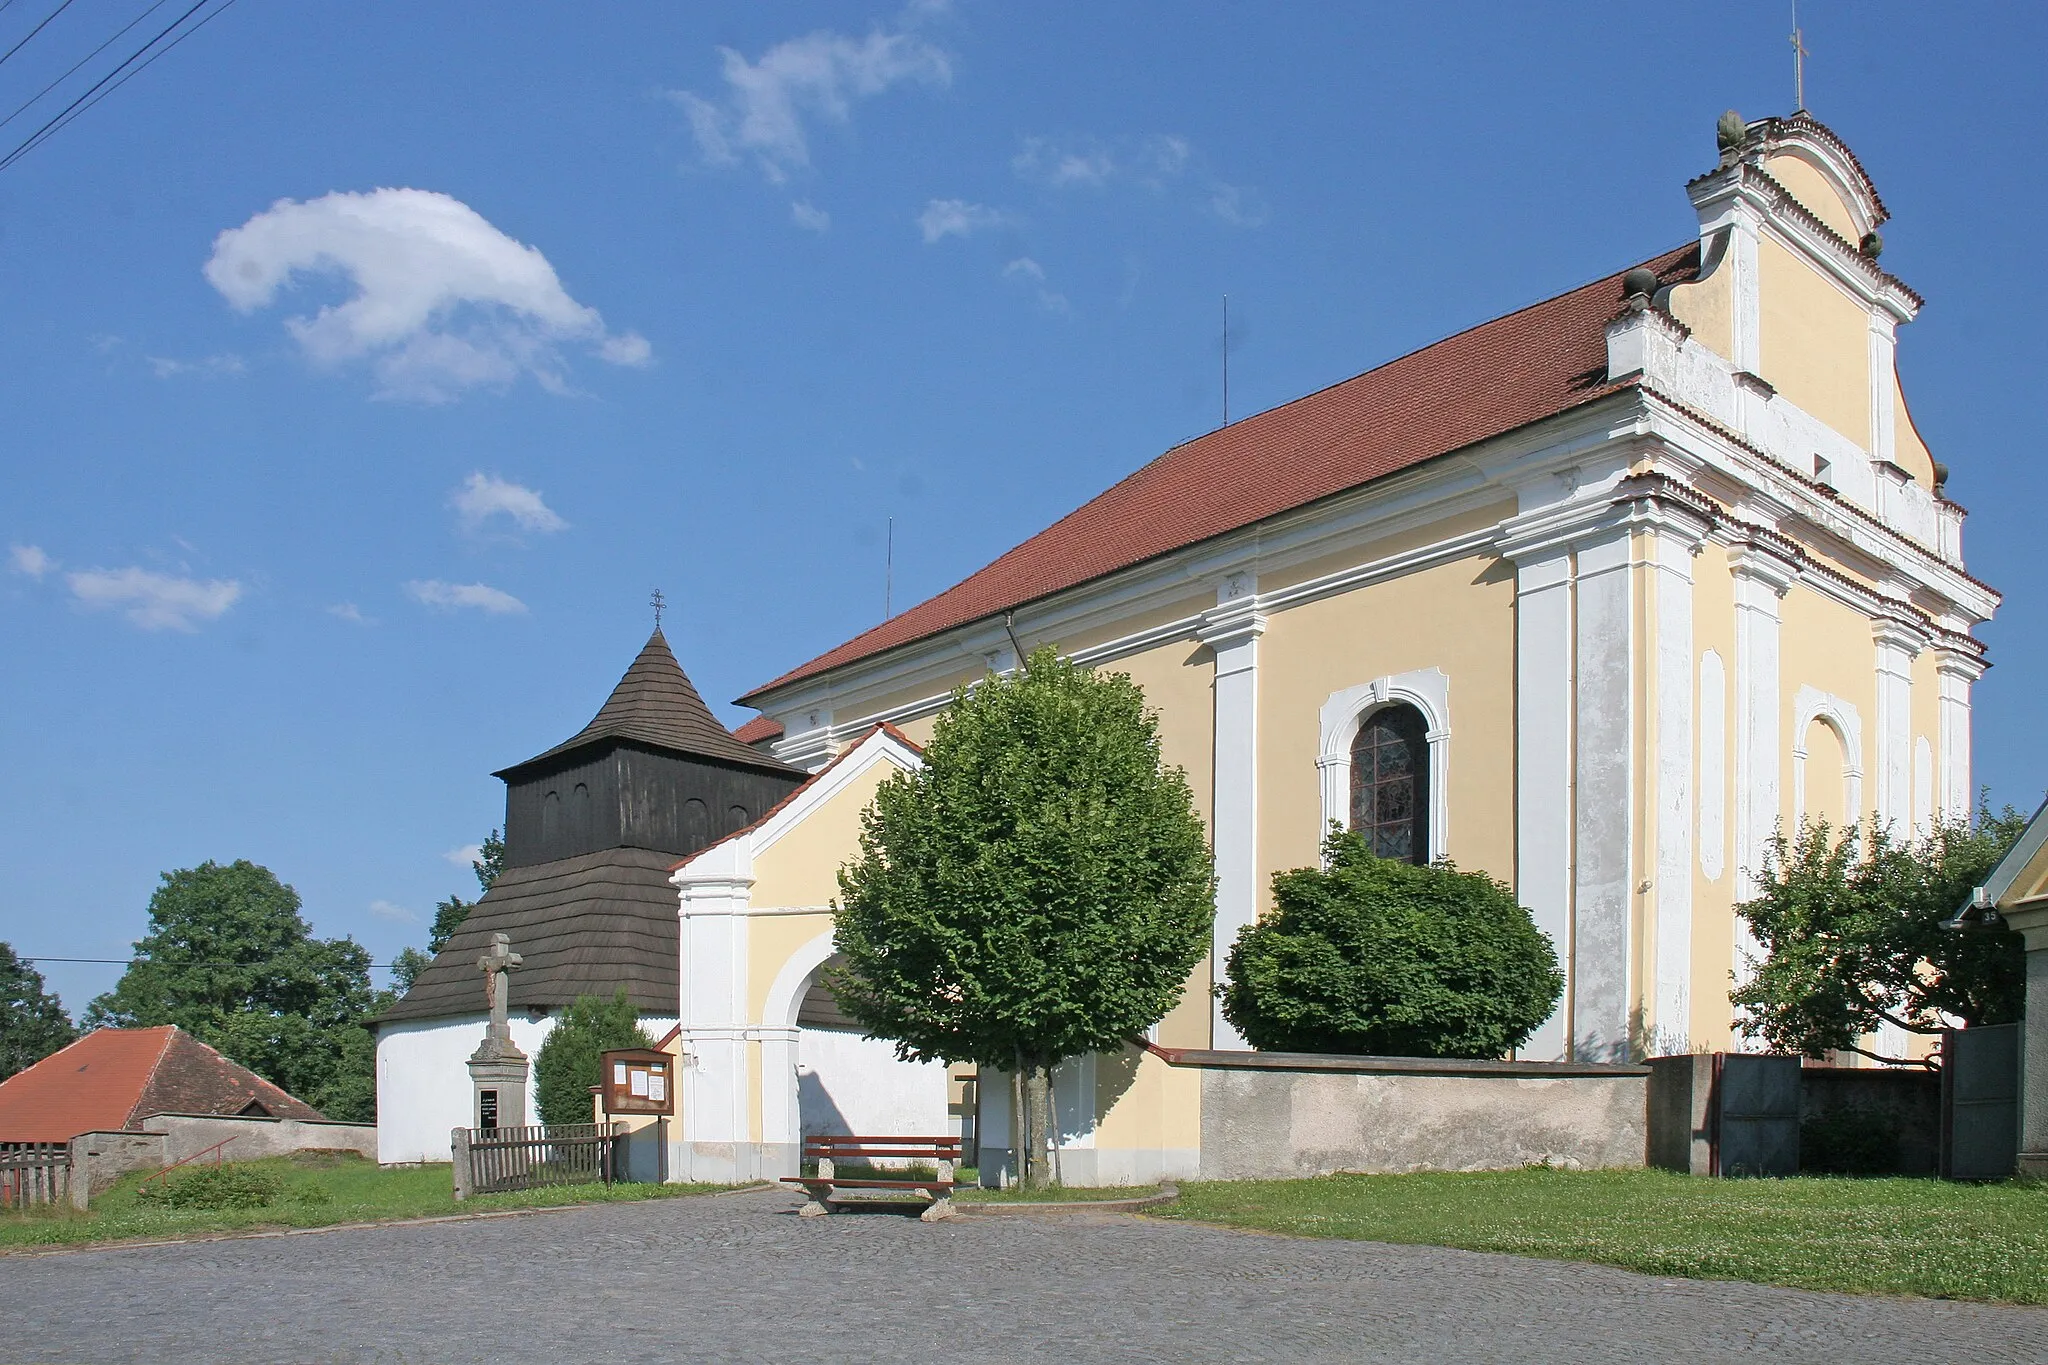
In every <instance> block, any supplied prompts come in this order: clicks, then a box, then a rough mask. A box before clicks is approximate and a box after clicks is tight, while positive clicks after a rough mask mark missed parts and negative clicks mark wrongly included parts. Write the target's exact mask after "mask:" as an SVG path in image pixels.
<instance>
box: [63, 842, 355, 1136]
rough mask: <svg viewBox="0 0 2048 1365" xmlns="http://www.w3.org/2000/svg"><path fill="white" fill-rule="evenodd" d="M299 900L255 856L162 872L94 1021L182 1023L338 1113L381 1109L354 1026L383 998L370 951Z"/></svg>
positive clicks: (89, 1013) (93, 1010)
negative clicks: (322, 930) (321, 929)
mask: <svg viewBox="0 0 2048 1365" xmlns="http://www.w3.org/2000/svg"><path fill="white" fill-rule="evenodd" d="M299 908H300V902H299V896H298V893H297V892H296V891H294V890H292V888H291V887H289V886H287V885H285V884H284V883H283V882H281V881H279V880H278V879H277V877H276V876H275V875H274V874H273V873H272V872H271V871H270V870H269V869H268V868H265V867H259V866H257V865H256V864H255V863H252V862H249V861H247V860H238V861H236V862H233V863H228V864H225V865H223V864H220V863H214V862H206V863H201V864H200V865H199V866H198V867H193V868H182V869H180V870H178V871H175V872H166V873H164V874H163V885H161V886H159V887H158V888H157V890H156V893H155V894H154V895H153V896H151V897H150V900H149V932H148V933H147V934H146V935H144V936H143V938H142V939H140V940H139V941H138V942H137V943H136V944H135V960H134V961H133V962H131V963H130V964H129V965H128V969H127V970H126V971H125V972H123V973H122V974H121V979H120V981H119V982H117V983H116V984H115V986H114V989H113V990H111V991H109V992H107V993H106V994H105V995H102V996H100V997H98V998H97V999H95V1000H94V1001H93V1002H92V1003H91V1004H90V1005H89V1006H87V1007H86V1014H85V1022H86V1023H87V1024H88V1025H89V1026H91V1027H95V1028H98V1027H103V1026H111V1027H115V1028H147V1027H153V1026H155V1025H159V1024H176V1025H177V1026H178V1027H180V1028H182V1029H184V1030H185V1031H186V1032H188V1033H190V1034H192V1035H193V1036H194V1037H196V1038H198V1039H200V1040H201V1041H203V1042H205V1043H208V1044H210V1045H211V1046H213V1047H216V1048H219V1049H220V1050H221V1051H222V1052H223V1053H225V1054H226V1055H227V1056H229V1057H231V1058H233V1059H234V1060H235V1061H238V1062H240V1063H241V1064H242V1065H244V1066H246V1067H248V1068H249V1069H250V1070H251V1071H254V1072H256V1073H257V1074H258V1075H260V1076H263V1077H265V1078H266V1079H268V1080H270V1081H273V1082H275V1083H276V1084H278V1085H280V1086H283V1087H284V1088H285V1089H286V1090H288V1091H290V1092H291V1093H292V1094H294V1095H297V1096H298V1097H299V1098H300V1099H303V1100H305V1101H306V1102H307V1103H308V1104H311V1105H313V1106H314V1107H315V1108H318V1109H320V1110H322V1111H323V1112H325V1113H326V1114H327V1115H328V1117H330V1118H344V1119H367V1118H370V1117H372V1116H373V1114H374V1112H375V1106H374V1103H371V1104H369V1105H367V1106H366V1105H365V1104H364V1103H363V1101H362V1096H363V1095H364V1094H365V1093H366V1090H365V1085H364V1076H367V1075H368V1074H369V1068H368V1057H367V1055H366V1053H365V1052H364V1049H363V1047H362V1039H360V1038H357V1037H355V1034H356V1033H361V1034H363V1036H364V1037H367V1036H368V1035H367V1031H366V1030H364V1029H363V1027H362V1021H363V1019H364V1018H365V1017H366V1016H367V1015H369V1014H370V1013H371V1011H372V1010H374V1009H375V1008H376V1007H377V1004H378V999H379V997H378V996H376V995H374V994H373V993H372V992H371V989H370V954H369V952H368V950H366V949H365V948H364V947H363V946H362V945H361V944H359V943H357V942H356V941H355V940H354V939H351V938H338V939H318V938H315V937H313V934H312V930H311V929H310V927H309V926H308V925H307V924H306V921H305V919H304V918H303V917H301V916H300V914H299ZM351 1030H353V1031H354V1032H353V1033H352V1032H351ZM356 1071H361V1072H363V1073H364V1075H361V1076H359V1075H356V1074H354V1073H355V1072H356ZM368 1093H374V1092H368Z"/></svg>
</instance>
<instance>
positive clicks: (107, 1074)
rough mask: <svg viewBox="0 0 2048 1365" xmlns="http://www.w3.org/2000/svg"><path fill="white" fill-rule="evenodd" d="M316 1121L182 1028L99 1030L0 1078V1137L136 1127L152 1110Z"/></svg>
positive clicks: (44, 1138) (53, 1136) (309, 1109)
mask: <svg viewBox="0 0 2048 1365" xmlns="http://www.w3.org/2000/svg"><path fill="white" fill-rule="evenodd" d="M252 1103H253V1104H256V1105H259V1106H260V1107H261V1109H262V1111H263V1112H264V1113H265V1114H267V1115H269V1116H270V1117H272V1118H291V1119H319V1118H322V1117H323V1115H322V1114H321V1113H320V1111H319V1110H317V1109H315V1108H313V1106H312V1105H310V1104H307V1103H305V1102H304V1101H302V1100H298V1099H294V1098H293V1097H292V1096H290V1095H288V1094H286V1093H285V1092H284V1091H282V1090H280V1089H278V1088H277V1087H276V1086H274V1085H272V1084H271V1083H270V1082H269V1081H266V1080H264V1079H263V1078H262V1077H261V1076H258V1075H257V1074H256V1073H255V1072H253V1071H251V1070H249V1069H248V1068H247V1067H245V1066H242V1065H239V1064H238V1063H235V1062H231V1061H229V1060H228V1059H227V1058H225V1057H223V1056H221V1055H220V1053H218V1052H216V1051H214V1050H213V1049H212V1048H210V1047H208V1046H207V1045H206V1044H204V1043H202V1042H200V1041H199V1040H198V1039H197V1038H194V1037H193V1036H192V1035H191V1034H189V1033H187V1032H185V1031H184V1030H183V1029H180V1028H175V1027H172V1026H170V1025H165V1026H163V1027H161V1028H103V1029H97V1030H95V1031H94V1032H92V1033H88V1034H86V1035H85V1037H83V1038H80V1039H79V1040H78V1041H77V1042H75V1043H73V1044H71V1045H70V1046H69V1047H66V1048H62V1049H60V1050H59V1051H57V1052H54V1053H52V1054H50V1055H49V1056H48V1057H45V1058H43V1060H41V1061H40V1062H37V1063H36V1064H35V1065H34V1066H32V1067H29V1068H28V1069H27V1070H25V1071H19V1072H16V1073H15V1074H14V1075H12V1076H9V1077H8V1078H7V1079H6V1080H4V1081H0V1142H68V1141H70V1140H71V1139H72V1138H74V1137H77V1136H78V1135H79V1134H80V1133H92V1132H100V1131H119V1130H120V1129H123V1128H135V1127H137V1126H138V1125H140V1124H141V1122H142V1120H144V1119H146V1118H148V1117H149V1116H150V1115H152V1114H238V1113H241V1112H242V1111H243V1110H244V1109H247V1108H248V1107H249V1106H250V1105H251V1104H252Z"/></svg>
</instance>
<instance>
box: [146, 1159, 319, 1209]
mask: <svg viewBox="0 0 2048 1365" xmlns="http://www.w3.org/2000/svg"><path fill="white" fill-rule="evenodd" d="M283 1193H284V1181H283V1180H281V1179H279V1178H278V1176H276V1175H275V1174H273V1173H272V1172H270V1171H265V1170H261V1169H259V1168H257V1167H254V1166H244V1165H239V1164H237V1163H234V1162H226V1163H223V1164H222V1165H219V1166H195V1167H194V1168H192V1169H191V1170H189V1171H185V1172H183V1173H181V1174H178V1175H174V1176H171V1177H169V1178H168V1179H165V1180H159V1181H153V1182H151V1183H150V1184H147V1185H144V1186H143V1187H142V1188H141V1189H140V1190H138V1191H137V1192H136V1197H137V1198H138V1199H139V1200H141V1201H142V1202H143V1203H145V1204H155V1205H157V1206H159V1207H161V1208H167V1209H264V1208H269V1207H270V1206H271V1205H272V1204H275V1203H276V1202H277V1201H278V1199H279V1197H280V1196H281V1195H283Z"/></svg>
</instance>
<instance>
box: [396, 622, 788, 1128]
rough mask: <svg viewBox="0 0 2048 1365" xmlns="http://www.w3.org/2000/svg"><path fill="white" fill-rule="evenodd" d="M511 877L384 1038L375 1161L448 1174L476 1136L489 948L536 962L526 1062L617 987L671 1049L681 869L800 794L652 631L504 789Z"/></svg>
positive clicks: (528, 975) (521, 1011) (525, 983)
mask: <svg viewBox="0 0 2048 1365" xmlns="http://www.w3.org/2000/svg"><path fill="white" fill-rule="evenodd" d="M496 776H498V777H499V778H502V779H503V780H504V783H505V864H504V870H503V871H502V872H500V873H499V874H498V878H497V880H496V881H495V882H494V883H493V884H492V886H491V889H490V890H489V891H488V892H486V893H485V895H484V897H483V899H482V900H480V901H479V902H478V903H477V905H476V908H475V909H473V910H471V911H470V912H469V916H468V918H467V919H465V920H464V921H463V923H462V927H461V928H460V929H458V930H457V931H456V932H455V934H454V935H453V936H452V937H451V938H450V939H449V941H448V943H447V945H446V946H445V947H444V948H443V949H442V951H441V952H440V954H439V955H438V956H436V957H435V959H434V961H433V963H432V964H431V965H430V966H428V967H427V968H426V969H425V970H424V971H422V972H421V973H420V975H419V977H418V979H417V980H415V981H414V982H413V985H412V989H411V990H409V991H408V992H407V993H406V995H405V997H404V999H402V1000H400V1001H399V1002H398V1004H397V1005H395V1006H393V1007H392V1008H391V1009H390V1010H389V1011H387V1012H386V1013H385V1014H384V1015H383V1016H382V1017H381V1019H380V1020H379V1021H378V1027H377V1124H378V1144H379V1157H380V1159H381V1160H384V1161H387V1162H396V1161H421V1160H447V1159H448V1155H449V1142H448V1134H449V1130H450V1129H452V1128H454V1127H456V1126H457V1125H460V1124H466V1123H468V1122H470V1118H471V1116H470V1113H469V1108H470V1086H469V1078H468V1073H467V1072H466V1071H465V1070H464V1063H465V1061H466V1060H467V1058H468V1057H469V1055H470V1053H471V1052H473V1051H474V1050H475V1049H476V1046H477V1044H478V1042H479V1041H480V1040H481V1039H482V1037H483V1034H484V1025H485V1022H486V1013H485V1009H484V993H483V976H482V974H481V973H480V972H479V971H478V970H477V967H476V962H477V958H478V957H480V956H481V955H482V954H483V953H484V952H485V950H486V949H487V948H488V947H489V946H490V942H491V935H492V934H494V933H503V934H506V935H509V936H510V938H511V940H512V947H513V949H514V950H515V951H516V952H518V953H519V954H520V956H521V957H522V958H523V959H524V963H523V965H522V967H521V969H520V970H519V971H517V972H516V973H514V974H513V975H512V978H511V998H512V1007H513V1018H512V1030H513V1035H514V1041H515V1042H516V1043H517V1044H518V1046H519V1047H520V1048H521V1049H522V1050H523V1051H525V1052H526V1054H527V1055H528V1056H529V1057H530V1056H533V1055H535V1054H537V1053H538V1051H539V1049H540V1045H541V1042H542V1041H543V1040H544V1039H545V1038H546V1036H547V1033H548V1031H549V1029H551V1028H552V1027H553V1023H554V1016H555V1015H556V1014H558V1013H559V1012H560V1010H561V1009H562V1008H563V1007H564V1006H566V1005H568V1004H570V1003H571V1002H572V1001H574V1000H575V999H576V997H577V996H579V995H584V994H595V995H603V996H610V995H611V994H613V993H614V992H615V991H617V990H618V989H619V988H620V987H621V986H623V987H625V988H626V992H627V995H628V996H629V997H630V998H631V999H632V1001H633V1003H634V1004H635V1005H636V1006H638V1007H639V1009H640V1012H641V1016H642V1018H643V1020H644V1022H645V1023H646V1024H647V1025H648V1026H649V1028H650V1031H651V1032H653V1033H654V1034H655V1035H656V1036H657V1037H659V1036H660V1035H661V1034H662V1032H663V1031H664V1030H666V1029H668V1028H669V1027H670V1026H671V1025H673V1024H674V1023H675V1020H676V1000H677V991H678V989H679V987H678V984H677V983H678V977H677V951H678V948H677V919H676V890H675V888H674V887H673V886H671V885H669V873H670V871H671V869H673V868H674V867H675V865H676V861H677V859H678V858H681V857H683V856H685V855H688V854H691V853H695V852H696V851H698V850H699V849H702V848H704V847H705V846H707V845H708V844H710V843H712V842H713V841H715V840H717V839H721V838H724V837H725V836H727V835H729V834H731V833H733V832H734V831H736V830H738V829H741V828H744V827H745V826H747V825H750V824H752V823H753V822H754V821H755V820H757V819H759V818H760V816H761V815H762V814H763V813H764V812H766V811H767V810H768V809H769V808H770V807H772V806H774V805H775V804H776V802H778V801H779V800H781V799H782V798H783V797H784V796H785V795H787V794H788V793H789V792H790V791H791V790H792V789H793V788H794V787H796V786H797V784H798V783H800V782H802V781H803V780H804V776H805V774H804V772H803V770H802V769H800V768H795V767H792V766H791V765H789V764H787V763H784V762H782V761H781V760H779V759H777V758H775V757H774V756H773V755H771V754H768V753H765V752H763V751H761V750H759V749H756V748H752V747H750V746H748V745H746V744H743V743H742V742H740V741H739V740H738V739H736V738H735V737H734V736H733V734H732V732H731V731H729V730H727V729H726V728H725V727H724V726H723V725H721V724H719V722H718V719H717V718H716V717H715V716H713V715H712V714H711V710H710V708H709V707H707V706H706V705H705V704H704V700H703V698H702V697H701V696H699V695H698V693H697V689H696V688H695V687H694V686H693V685H692V684H691V682H690V679H689V677H688V675H686V674H685V673H684V672H683V669H682V666H681V665H680V664H678V663H677V662H676V657H675V655H674V653H673V652H671V650H670V649H669V645H668V641H667V639H666V638H664V637H663V635H662V633H661V631H660V630H659V629H656V630H655V632H654V634H653V635H652V636H651V637H649V639H648V641H647V643H646V645H645V647H643V648H642V649H641V651H640V654H639V656H638V657H637V658H635V659H634V660H633V663H632V666H631V667H629V668H628V669H627V670H626V673H625V676H624V677H622V678H621V679H620V680H619V683H618V686H617V687H615V688H614V689H613V690H612V694H611V696H610V697H609V698H608V699H607V700H606V701H605V703H604V705H603V707H601V708H600V709H599V710H598V713H597V715H596V716H595V717H593V718H592V719H591V721H590V723H589V724H588V725H586V726H584V727H583V729H581V730H580V731H578V732H577V733H576V734H575V735H574V736H572V737H571V738H569V739H568V740H566V741H564V742H563V743H561V744H558V745H556V746H555V747H554V748H552V749H549V750H547V751H546V752H545V753H542V754H539V755H537V756H536V757H533V758H530V759H528V760H526V761H525V762H523V763H517V764H514V765H513V766H512V767H509V768H505V769H503V770H502V771H500V772H498V773H497V774H496Z"/></svg>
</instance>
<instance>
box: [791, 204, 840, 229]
mask: <svg viewBox="0 0 2048 1365" xmlns="http://www.w3.org/2000/svg"><path fill="white" fill-rule="evenodd" d="M789 220H790V221H791V222H792V223H795V224H796V225H797V226H798V227H800V228H802V229H804V230H805V231H806V232H830V231H831V230H832V215H831V214H829V213H827V212H825V210H823V209H821V208H819V207H818V206H817V205H815V204H813V203H812V202H811V201H810V200H808V199H799V200H797V201H796V202H795V203H793V204H791V205H790V206H789Z"/></svg>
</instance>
